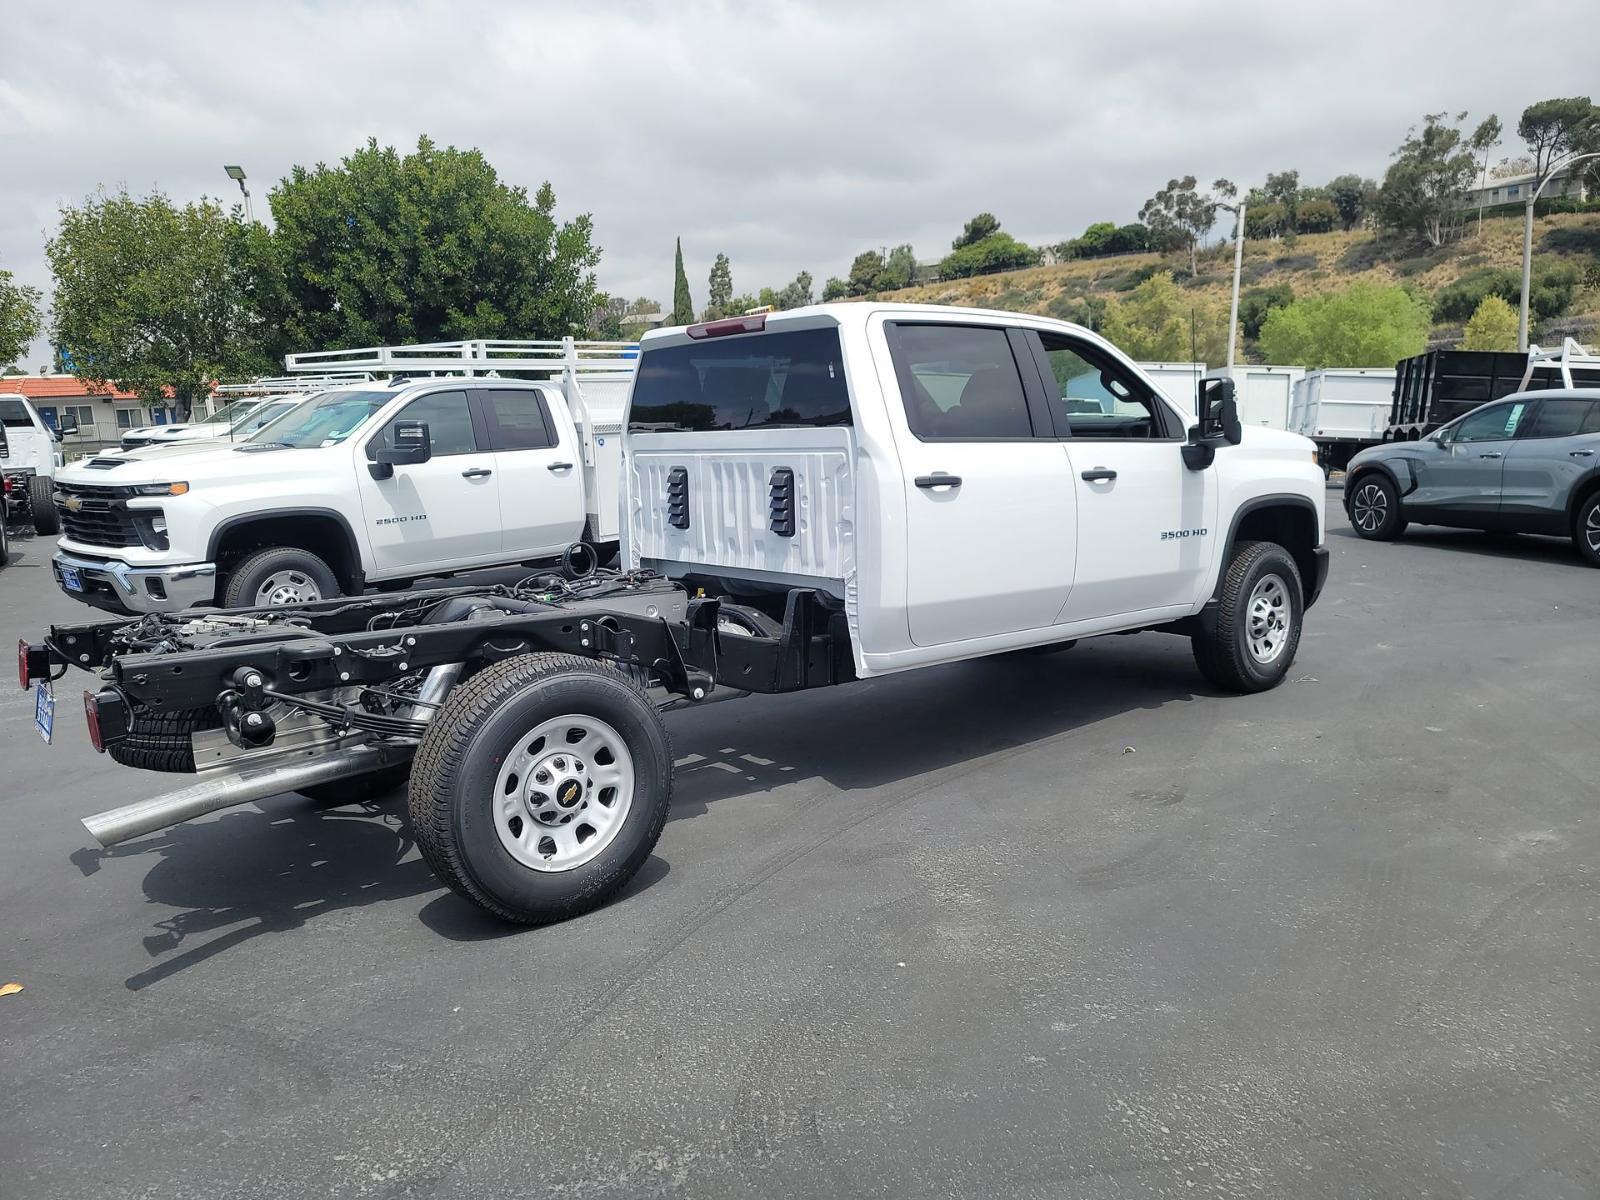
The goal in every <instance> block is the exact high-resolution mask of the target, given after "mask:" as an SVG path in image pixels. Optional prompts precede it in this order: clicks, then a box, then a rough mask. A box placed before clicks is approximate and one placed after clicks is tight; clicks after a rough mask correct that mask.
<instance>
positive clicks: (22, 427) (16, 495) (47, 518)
mask: <svg viewBox="0 0 1600 1200" xmlns="http://www.w3.org/2000/svg"><path fill="white" fill-rule="evenodd" d="M62 422H63V427H62V428H61V430H60V431H59V432H58V431H56V430H53V429H51V428H50V426H48V425H46V424H45V423H44V419H43V418H42V417H41V416H40V415H39V410H38V409H37V408H35V407H34V406H33V401H31V400H29V399H28V398H27V397H26V396H24V395H21V394H20V393H18V392H0V563H4V562H5V561H6V560H7V559H9V558H10V557H11V543H10V540H9V536H10V535H9V533H8V532H7V530H6V528H5V526H6V525H8V524H9V523H10V522H11V521H12V520H13V519H21V518H24V517H26V518H27V520H28V521H29V522H30V523H31V524H32V525H33V530H34V532H35V533H38V534H42V535H45V536H49V535H50V534H54V533H58V532H59V531H60V529H61V524H60V521H59V520H58V518H57V514H56V509H55V505H54V504H52V503H51V501H50V491H51V484H50V480H51V478H52V477H53V476H54V475H56V474H57V473H58V472H59V471H60V470H61V457H62V456H61V445H60V442H61V438H62V437H63V436H64V435H67V434H73V433H77V432H78V419H77V418H76V417H74V416H70V415H69V416H65V417H63V418H62Z"/></svg>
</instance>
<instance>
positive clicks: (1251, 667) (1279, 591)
mask: <svg viewBox="0 0 1600 1200" xmlns="http://www.w3.org/2000/svg"><path fill="white" fill-rule="evenodd" d="M1304 614H1305V601H1304V599H1303V596H1302V592H1301V587H1300V569H1299V568H1298V567H1297V566H1295V561H1294V557H1293V556H1292V555H1291V554H1290V553H1289V552H1288V551H1287V550H1285V549H1284V548H1283V547H1282V546H1280V545H1278V544H1277V543H1276V542H1240V543H1239V544H1238V545H1237V546H1236V547H1235V548H1234V551H1233V556H1232V558H1230V559H1229V561H1228V565H1227V567H1226V568H1225V569H1224V571H1223V576H1222V597H1221V605H1220V607H1219V610H1218V612H1217V618H1216V624H1215V625H1214V626H1213V627H1212V629H1211V631H1210V632H1209V633H1204V632H1202V633H1198V634H1196V635H1195V636H1194V638H1193V644H1194V658H1195V662H1196V663H1197V664H1198V665H1199V667H1200V671H1201V673H1202V674H1203V675H1205V677H1206V678H1207V679H1209V680H1210V681H1211V682H1212V683H1214V684H1216V685H1217V686H1218V687H1220V688H1224V689H1226V690H1227V691H1230V692H1264V691H1266V690H1268V689H1269V688H1275V687H1277V686H1278V684H1280V683H1282V682H1283V677H1284V676H1285V675H1287V674H1288V672H1289V667H1290V666H1291V665H1292V664H1293V662H1294V655H1295V651H1296V650H1297V649H1298V648H1299V646H1300V623H1301V620H1302V618H1303V617H1304Z"/></svg>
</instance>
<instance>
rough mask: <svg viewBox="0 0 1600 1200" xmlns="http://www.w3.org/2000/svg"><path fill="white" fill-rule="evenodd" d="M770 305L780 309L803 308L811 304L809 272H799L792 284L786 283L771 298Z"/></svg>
mask: <svg viewBox="0 0 1600 1200" xmlns="http://www.w3.org/2000/svg"><path fill="white" fill-rule="evenodd" d="M772 303H773V304H776V305H777V306H778V307H779V308H780V309H785V308H803V307H804V306H805V305H807V304H811V303H813V297H812V294H811V272H810V271H801V272H800V274H798V275H796V276H795V277H794V280H793V282H791V283H787V284H785V285H784V286H783V288H782V289H781V290H779V292H778V293H777V294H776V295H775V296H774V297H773V298H772Z"/></svg>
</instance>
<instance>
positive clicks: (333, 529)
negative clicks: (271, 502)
mask: <svg viewBox="0 0 1600 1200" xmlns="http://www.w3.org/2000/svg"><path fill="white" fill-rule="evenodd" d="M271 546H290V547H294V548H295V549H299V550H306V551H309V552H310V553H312V554H315V555H317V557H319V558H321V559H323V560H324V561H325V562H327V564H328V565H329V566H330V567H332V568H333V573H334V575H335V577H337V578H338V580H339V583H340V586H342V587H343V588H345V590H346V591H347V592H348V593H350V594H351V595H355V594H359V593H360V591H361V590H362V588H363V587H364V586H365V583H366V577H365V573H364V571H363V570H362V566H361V549H360V545H359V543H358V542H357V541H356V535H355V531H354V530H352V529H351V528H350V523H349V521H347V520H346V519H345V517H344V514H342V513H340V512H338V511H336V510H334V509H331V508H280V509H273V510H272V511H271V512H264V513H242V514H240V515H239V516H235V517H229V518H228V519H227V520H226V521H223V522H222V523H221V524H220V525H218V526H217V527H216V529H214V530H213V531H212V533H211V540H210V542H209V544H208V545H207V547H206V559H207V561H208V562H214V563H216V564H217V567H218V570H219V572H226V570H227V568H228V567H230V566H232V565H233V564H234V563H237V562H238V561H239V560H240V559H242V558H244V557H245V556H246V555H248V554H250V553H251V552H253V551H255V550H264V549H266V548H268V547H271Z"/></svg>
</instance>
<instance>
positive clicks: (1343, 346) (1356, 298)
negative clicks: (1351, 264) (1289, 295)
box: [1258, 283, 1432, 367]
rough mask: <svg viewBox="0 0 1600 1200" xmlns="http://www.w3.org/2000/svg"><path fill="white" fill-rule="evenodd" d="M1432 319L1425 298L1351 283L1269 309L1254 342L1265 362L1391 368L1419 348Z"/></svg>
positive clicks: (1398, 289)
mask: <svg viewBox="0 0 1600 1200" xmlns="http://www.w3.org/2000/svg"><path fill="white" fill-rule="evenodd" d="M1431 320H1432V317H1431V314H1430V313H1429V311H1428V305H1427V303H1426V302H1425V301H1422V300H1418V299H1416V298H1415V297H1413V296H1411V295H1410V294H1409V293H1407V292H1406V291H1405V290H1404V289H1402V288H1398V287H1379V286H1377V285H1376V284H1371V283H1354V284H1351V285H1350V287H1348V288H1346V289H1345V290H1344V291H1342V292H1338V293H1336V294H1334V295H1329V296H1308V297H1306V298H1305V299H1302V300H1296V301H1295V302H1294V303H1293V304H1289V305H1286V306H1285V307H1283V308H1278V309H1274V310H1273V311H1272V312H1270V313H1268V314H1267V317H1266V320H1265V321H1263V322H1262V325H1261V336H1260V338H1259V340H1258V346H1259V349H1260V352H1261V354H1262V356H1263V357H1264V358H1265V359H1266V360H1267V361H1268V362H1279V363H1294V364H1296V365H1298V366H1304V367H1392V366H1394V364H1395V363H1397V362H1399V361H1400V360H1401V359H1402V358H1409V357H1411V356H1412V355H1413V354H1420V353H1422V351H1423V349H1424V347H1426V345H1427V342H1428V327H1429V324H1430V322H1431Z"/></svg>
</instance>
